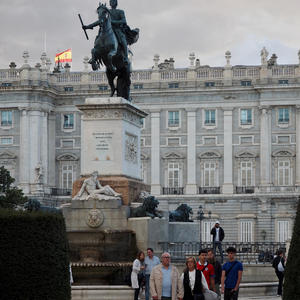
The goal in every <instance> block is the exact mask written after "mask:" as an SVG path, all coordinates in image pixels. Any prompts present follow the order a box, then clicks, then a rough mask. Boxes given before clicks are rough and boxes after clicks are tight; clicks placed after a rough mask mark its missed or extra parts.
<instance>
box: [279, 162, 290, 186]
mask: <svg viewBox="0 0 300 300" xmlns="http://www.w3.org/2000/svg"><path fill="white" fill-rule="evenodd" d="M290 177H291V168H290V161H289V160H285V161H279V162H278V185H279V186H287V185H290V184H291V178H290Z"/></svg>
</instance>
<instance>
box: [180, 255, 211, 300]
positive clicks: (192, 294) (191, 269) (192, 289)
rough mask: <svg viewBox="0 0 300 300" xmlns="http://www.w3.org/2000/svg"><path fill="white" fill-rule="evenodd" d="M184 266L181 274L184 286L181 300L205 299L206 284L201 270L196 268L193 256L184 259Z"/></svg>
mask: <svg viewBox="0 0 300 300" xmlns="http://www.w3.org/2000/svg"><path fill="white" fill-rule="evenodd" d="M185 264H186V268H185V270H184V272H183V274H182V275H181V278H182V281H183V288H184V297H183V300H205V298H204V295H203V293H204V291H205V290H208V286H207V283H206V280H205V277H204V276H203V274H202V272H201V271H199V270H197V262H196V260H195V258H194V257H188V258H187V259H186V262H185Z"/></svg>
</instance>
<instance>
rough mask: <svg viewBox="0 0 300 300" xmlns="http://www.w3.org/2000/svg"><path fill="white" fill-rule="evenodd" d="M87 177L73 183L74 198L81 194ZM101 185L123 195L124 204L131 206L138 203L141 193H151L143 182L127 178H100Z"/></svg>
mask: <svg viewBox="0 0 300 300" xmlns="http://www.w3.org/2000/svg"><path fill="white" fill-rule="evenodd" d="M86 178H87V177H82V178H80V179H77V180H76V181H75V182H74V183H73V190H72V198H73V197H75V195H76V194H77V193H78V192H79V190H80V188H81V186H82V183H83V181H84V180H85V179H86ZM98 180H99V181H100V183H101V185H103V186H105V185H109V186H110V187H112V188H113V189H114V190H115V191H116V192H117V193H120V194H121V195H122V204H123V205H130V204H131V202H137V201H138V199H139V195H140V192H141V191H147V192H149V191H150V186H149V185H147V184H145V183H143V182H142V181H141V180H138V179H134V178H130V177H127V176H109V175H107V176H100V177H98Z"/></svg>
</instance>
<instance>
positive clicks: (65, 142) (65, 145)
mask: <svg viewBox="0 0 300 300" xmlns="http://www.w3.org/2000/svg"><path fill="white" fill-rule="evenodd" d="M61 147H62V148H73V147H74V140H61Z"/></svg>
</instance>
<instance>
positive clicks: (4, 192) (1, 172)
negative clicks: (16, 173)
mask: <svg viewBox="0 0 300 300" xmlns="http://www.w3.org/2000/svg"><path fill="white" fill-rule="evenodd" d="M14 182H15V179H14V178H12V177H11V176H10V173H9V171H8V170H7V169H5V168H4V167H3V166H2V167H0V208H15V207H16V206H17V205H20V204H23V203H25V202H26V201H27V197H24V194H23V191H22V190H20V189H18V188H17V187H14V186H12V184H13V183H14Z"/></svg>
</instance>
